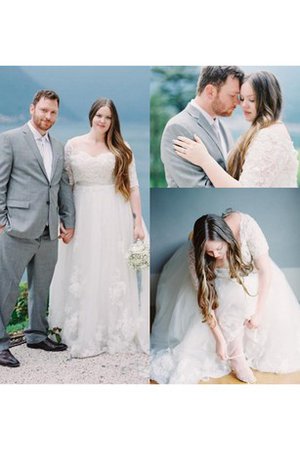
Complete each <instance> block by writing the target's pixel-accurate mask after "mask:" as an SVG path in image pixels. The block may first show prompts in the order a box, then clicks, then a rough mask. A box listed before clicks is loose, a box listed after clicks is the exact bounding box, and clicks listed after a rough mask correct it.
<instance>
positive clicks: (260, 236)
mask: <svg viewBox="0 0 300 450" xmlns="http://www.w3.org/2000/svg"><path fill="white" fill-rule="evenodd" d="M244 217H245V223H244V230H243V234H244V236H245V239H246V241H247V246H248V249H249V251H250V254H251V255H252V257H253V259H254V260H256V259H258V258H259V257H260V256H262V255H265V254H266V253H268V251H269V245H268V242H267V239H266V238H265V235H264V233H263V232H262V230H261V228H260V226H259V225H258V223H257V222H256V221H255V220H254V219H253V218H252V217H251V216H248V215H247V214H244Z"/></svg>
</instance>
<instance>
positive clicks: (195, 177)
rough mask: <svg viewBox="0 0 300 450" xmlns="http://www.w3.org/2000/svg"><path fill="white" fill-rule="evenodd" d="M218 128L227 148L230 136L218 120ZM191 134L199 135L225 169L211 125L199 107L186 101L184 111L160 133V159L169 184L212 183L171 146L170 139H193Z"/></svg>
mask: <svg viewBox="0 0 300 450" xmlns="http://www.w3.org/2000/svg"><path fill="white" fill-rule="evenodd" d="M220 129H221V133H222V134H223V137H224V140H225V143H226V146H227V151H229V150H230V148H231V147H232V145H233V141H232V138H231V136H230V134H229V133H228V132H227V131H226V129H225V128H224V126H223V124H222V123H221V122H220ZM194 134H197V135H198V136H199V137H200V138H201V139H202V141H203V143H204V145H205V146H206V148H207V150H208V151H209V153H210V154H211V156H212V157H213V158H214V159H215V160H216V161H217V163H218V164H219V165H220V166H221V167H223V169H225V170H226V162H225V159H224V156H223V153H222V150H221V146H220V143H219V139H218V137H217V135H216V133H215V131H214V129H213V128H212V127H211V125H210V124H209V123H208V121H207V120H206V119H205V117H204V116H203V114H202V113H201V111H200V110H199V109H198V108H195V107H194V106H193V105H192V104H191V103H189V104H188V105H187V106H186V108H185V109H184V110H183V111H181V112H180V113H179V114H177V115H176V116H174V117H172V118H171V119H170V120H169V122H168V123H167V125H166V127H165V129H164V132H163V135H162V139H161V159H162V162H163V164H164V168H165V175H166V180H167V183H168V187H212V184H211V182H210V180H209V179H208V177H207V175H206V173H205V172H204V171H203V170H202V169H201V168H200V167H198V166H196V165H195V164H192V163H190V162H189V161H186V160H185V159H183V158H181V157H180V156H178V155H177V154H176V153H175V150H174V148H173V139H176V138H177V136H185V137H188V138H191V139H194Z"/></svg>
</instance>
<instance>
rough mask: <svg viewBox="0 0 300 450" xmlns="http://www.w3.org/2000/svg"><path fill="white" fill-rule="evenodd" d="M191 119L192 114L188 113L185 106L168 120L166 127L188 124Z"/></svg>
mask: <svg viewBox="0 0 300 450" xmlns="http://www.w3.org/2000/svg"><path fill="white" fill-rule="evenodd" d="M190 120H191V118H190V115H189V114H188V112H187V109H186V108H185V109H183V110H182V111H180V112H179V113H178V114H176V115H175V116H173V117H171V118H170V119H169V120H168V122H167V124H166V126H165V129H168V128H174V127H180V126H186V124H187V123H188V122H189V121H190Z"/></svg>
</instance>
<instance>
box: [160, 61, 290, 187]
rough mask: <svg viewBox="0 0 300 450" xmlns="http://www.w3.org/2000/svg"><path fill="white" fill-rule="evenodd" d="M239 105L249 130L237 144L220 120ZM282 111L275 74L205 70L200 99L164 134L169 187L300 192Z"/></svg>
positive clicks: (217, 68)
mask: <svg viewBox="0 0 300 450" xmlns="http://www.w3.org/2000/svg"><path fill="white" fill-rule="evenodd" d="M237 105H240V106H241V108H242V110H243V114H244V117H245V119H246V120H247V121H248V122H249V123H250V127H249V129H248V130H247V131H246V132H245V133H244V134H243V135H242V136H241V137H240V138H239V139H238V141H237V143H236V144H235V145H234V143H233V140H232V138H231V135H230V133H229V132H228V130H227V129H226V127H225V126H224V124H223V123H222V121H221V120H220V117H229V116H231V114H232V113H233V111H234V109H235V108H236V106H237ZM281 107H282V94H281V89H280V85H279V83H278V80H277V79H276V77H275V76H274V75H273V74H272V73H270V72H266V71H261V72H255V73H252V74H250V75H247V76H245V75H244V73H243V71H242V70H241V69H240V68H238V67H236V66H207V67H203V69H202V71H201V74H200V76H199V80H198V85H197V92H196V97H195V98H194V99H192V100H191V102H190V103H188V105H187V106H186V108H185V109H184V110H183V111H181V112H180V113H179V114H177V115H176V116H174V117H173V118H171V119H170V120H169V122H168V123H167V125H166V127H165V129H164V132H163V135H162V140H161V159H162V161H163V164H164V169H165V175H166V180H167V183H168V187H212V186H214V187H221V188H222V187H297V169H298V162H297V152H296V150H295V149H294V147H293V143H292V141H291V138H290V136H289V133H288V131H287V129H286V127H285V125H284V124H283V123H282V121H281V120H280V114H281Z"/></svg>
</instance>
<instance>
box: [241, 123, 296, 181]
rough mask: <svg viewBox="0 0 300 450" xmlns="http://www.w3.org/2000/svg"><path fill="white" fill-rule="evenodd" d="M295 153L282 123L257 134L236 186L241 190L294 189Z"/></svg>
mask: <svg viewBox="0 0 300 450" xmlns="http://www.w3.org/2000/svg"><path fill="white" fill-rule="evenodd" d="M297 169H298V160H297V151H296V150H295V149H294V146H293V142H292V141H291V138H290V136H289V133H288V131H287V129H286V127H285V125H284V124H283V123H276V124H274V125H270V126H269V127H267V128H263V129H262V130H260V131H259V132H258V133H257V134H256V136H255V137H254V139H253V141H252V142H251V144H250V146H249V149H248V152H247V154H246V160H245V163H244V166H243V171H242V173H241V176H240V179H239V181H240V183H241V184H242V186H244V187H297Z"/></svg>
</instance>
